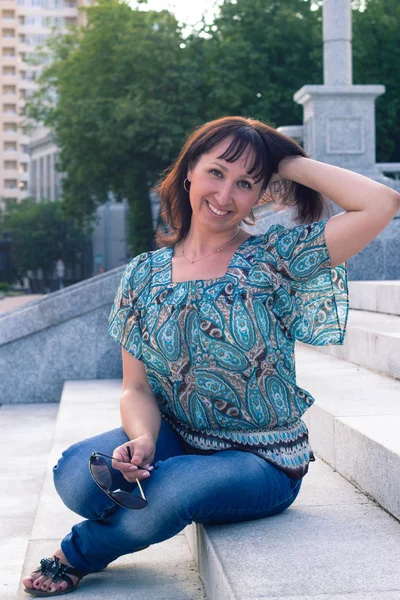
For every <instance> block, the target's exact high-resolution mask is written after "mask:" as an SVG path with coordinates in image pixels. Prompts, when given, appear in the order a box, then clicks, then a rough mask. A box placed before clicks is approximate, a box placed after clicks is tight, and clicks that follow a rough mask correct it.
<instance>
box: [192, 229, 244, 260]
mask: <svg viewBox="0 0 400 600" xmlns="http://www.w3.org/2000/svg"><path fill="white" fill-rule="evenodd" d="M243 234H245V231H243V229H241V228H240V227H239V226H236V227H235V229H231V230H229V231H222V232H221V233H218V234H214V233H210V232H207V233H204V232H199V231H196V230H194V229H193V228H192V227H191V228H190V230H189V232H188V234H187V236H186V237H185V238H184V239H183V240H182V241H181V245H183V246H184V248H185V254H186V252H190V255H191V256H193V257H197V256H203V255H205V254H210V253H211V252H217V251H218V249H219V248H222V247H224V246H226V248H229V247H230V242H231V241H232V242H235V243H236V244H237V243H240V242H241V241H242V238H243V239H244V237H245V236H243ZM224 249H225V248H224Z"/></svg>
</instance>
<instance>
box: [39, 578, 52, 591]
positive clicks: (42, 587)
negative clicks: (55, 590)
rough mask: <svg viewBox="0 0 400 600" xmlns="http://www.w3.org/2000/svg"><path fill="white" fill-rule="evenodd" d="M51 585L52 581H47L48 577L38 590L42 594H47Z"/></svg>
mask: <svg viewBox="0 0 400 600" xmlns="http://www.w3.org/2000/svg"><path fill="white" fill-rule="evenodd" d="M52 583H53V580H52V579H49V578H48V577H47V578H45V580H44V581H43V583H42V585H41V586H40V590H41V591H42V592H47V591H48V589H49V587H50V586H51V584H52Z"/></svg>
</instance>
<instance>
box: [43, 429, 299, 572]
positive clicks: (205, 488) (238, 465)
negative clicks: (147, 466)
mask: <svg viewBox="0 0 400 600" xmlns="http://www.w3.org/2000/svg"><path fill="white" fill-rule="evenodd" d="M127 441H128V438H127V436H126V434H125V432H124V430H123V429H122V427H120V428H118V429H114V430H112V431H108V432H107V433H103V434H101V435H98V436H95V437H93V438H90V439H87V440H84V441H82V442H79V443H77V444H74V445H73V446H71V447H70V448H68V450H66V451H65V452H64V453H63V455H62V457H61V458H60V460H59V462H58V464H57V465H56V466H55V467H54V482H55V486H56V489H57V492H58V494H59V495H60V497H61V499H62V500H63V502H64V503H65V504H66V506H68V508H70V509H71V510H73V511H75V512H76V513H78V514H79V515H81V516H82V517H84V518H85V519H87V520H85V521H82V522H81V523H78V524H77V525H75V526H74V527H73V528H72V530H71V532H70V533H69V534H68V535H67V536H66V537H65V538H64V539H63V541H62V544H61V548H62V550H63V552H64V554H65V556H66V557H67V559H68V561H69V562H70V563H71V564H72V565H73V566H74V567H75V568H76V569H79V570H82V571H86V572H90V571H98V570H100V569H103V568H104V567H106V566H107V565H108V564H109V563H110V562H112V561H113V560H115V559H116V558H118V557H119V556H122V555H123V554H130V553H132V552H136V551H138V550H142V549H143V548H146V547H148V546H149V545H151V544H157V543H158V542H162V541H164V540H167V539H169V538H171V537H173V536H174V535H176V534H177V533H179V532H180V531H182V529H184V527H186V525H189V524H190V523H192V521H195V522H196V523H202V524H203V525H220V524H224V523H235V522H238V521H248V520H251V519H262V518H264V517H269V516H271V515H275V514H277V513H280V512H282V511H284V510H285V509H286V508H288V506H290V505H291V504H292V502H293V501H294V500H295V498H296V496H297V494H298V493H299V490H300V486H301V480H300V481H296V480H294V479H291V478H290V477H288V476H287V475H286V474H285V473H283V472H282V471H280V470H279V469H277V468H276V467H275V466H274V465H272V464H270V463H268V462H267V461H265V460H264V459H263V458H261V457H259V456H257V455H255V454H252V453H250V452H243V451H240V450H223V451H220V452H215V453H214V454H211V455H199V454H186V452H185V450H184V447H183V445H182V442H181V440H180V438H179V436H178V435H177V434H176V433H175V432H174V431H173V429H172V428H171V426H170V425H169V424H168V423H166V422H165V421H164V420H162V423H161V429H160V434H159V437H158V440H157V445H156V454H155V459H154V465H155V466H156V467H157V469H155V470H154V471H152V473H151V476H150V477H149V478H148V479H145V480H144V481H143V482H141V485H142V487H143V490H144V493H145V496H146V498H147V506H146V507H145V508H142V509H139V510H132V509H127V508H122V507H119V506H117V505H116V504H115V503H114V502H113V501H112V500H111V499H110V498H109V497H108V496H107V494H105V493H104V492H103V491H102V490H101V489H100V488H99V487H98V486H97V485H96V484H95V482H94V481H93V480H92V477H91V475H90V473H89V467H88V464H89V457H90V454H91V453H92V452H93V451H94V450H98V451H99V452H104V453H105V454H112V452H113V450H114V448H116V447H117V446H120V445H121V444H123V443H125V442H127ZM107 460H108V459H107ZM112 471H113V477H114V480H113V483H114V484H115V487H113V489H116V488H118V487H119V488H121V489H125V490H127V491H131V490H133V491H132V493H133V494H137V495H140V490H139V489H138V487H137V485H136V483H134V484H130V483H128V482H127V481H126V480H125V479H124V478H123V476H122V474H121V472H120V471H117V470H114V469H112Z"/></svg>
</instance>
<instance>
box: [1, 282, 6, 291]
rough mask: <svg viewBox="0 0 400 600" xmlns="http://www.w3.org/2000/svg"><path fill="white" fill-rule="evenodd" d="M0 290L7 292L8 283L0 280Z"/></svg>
mask: <svg viewBox="0 0 400 600" xmlns="http://www.w3.org/2000/svg"><path fill="white" fill-rule="evenodd" d="M0 292H6V293H7V292H8V283H1V282H0Z"/></svg>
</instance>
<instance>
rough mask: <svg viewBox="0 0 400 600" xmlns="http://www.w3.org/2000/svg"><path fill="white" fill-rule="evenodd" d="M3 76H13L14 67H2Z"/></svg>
mask: <svg viewBox="0 0 400 600" xmlns="http://www.w3.org/2000/svg"><path fill="white" fill-rule="evenodd" d="M3 75H15V67H3Z"/></svg>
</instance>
